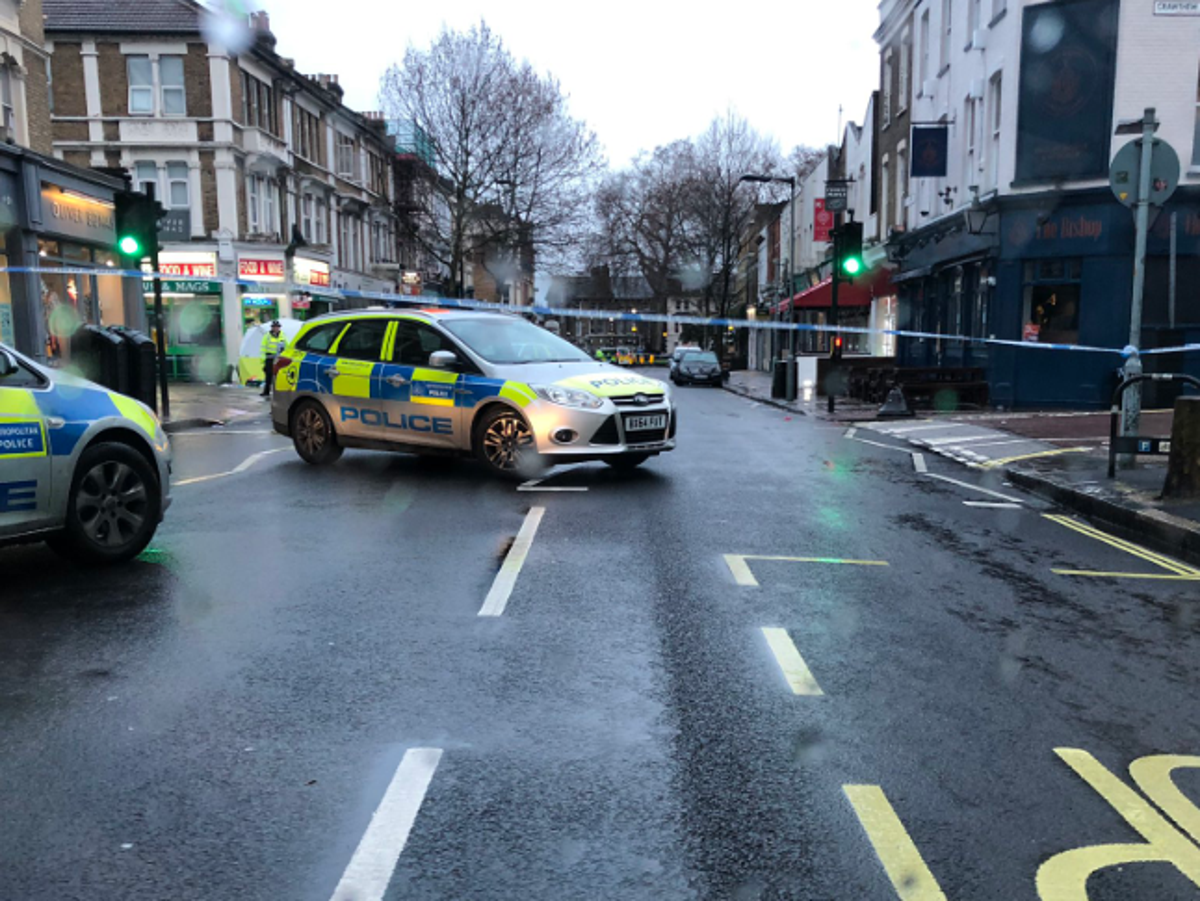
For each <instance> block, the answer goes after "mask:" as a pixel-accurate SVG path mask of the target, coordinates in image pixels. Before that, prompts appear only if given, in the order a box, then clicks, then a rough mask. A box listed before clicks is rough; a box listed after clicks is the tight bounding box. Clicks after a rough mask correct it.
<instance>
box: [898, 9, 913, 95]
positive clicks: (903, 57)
mask: <svg viewBox="0 0 1200 901" xmlns="http://www.w3.org/2000/svg"><path fill="white" fill-rule="evenodd" d="M911 72H912V34H911V32H909V30H908V29H907V28H906V29H904V36H903V37H902V38H901V39H900V72H899V73H898V75H897V78H896V82H897V85H898V87H897V90H896V111H897V112H900V113H902V112H904V111H905V110H906V109H908V92H909V74H910V73H911Z"/></svg>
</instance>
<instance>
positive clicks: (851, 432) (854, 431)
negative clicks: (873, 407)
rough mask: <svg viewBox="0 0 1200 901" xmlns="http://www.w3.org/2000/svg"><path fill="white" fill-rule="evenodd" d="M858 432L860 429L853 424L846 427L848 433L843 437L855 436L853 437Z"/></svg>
mask: <svg viewBox="0 0 1200 901" xmlns="http://www.w3.org/2000/svg"><path fill="white" fill-rule="evenodd" d="M857 434H858V429H856V428H854V427H853V426H851V427H850V428H848V429H846V434H845V435H844V436H843V437H845V438H853V437H854V436H855V435H857Z"/></svg>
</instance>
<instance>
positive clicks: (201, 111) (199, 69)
mask: <svg viewBox="0 0 1200 901" xmlns="http://www.w3.org/2000/svg"><path fill="white" fill-rule="evenodd" d="M183 76H184V79H185V81H186V83H187V112H188V115H189V116H195V117H197V118H202V119H207V118H210V117H211V116H212V77H211V75H210V74H209V70H208V45H206V44H188V52H187V56H185V57H184V58H183Z"/></svg>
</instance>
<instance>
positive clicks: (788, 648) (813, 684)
mask: <svg viewBox="0 0 1200 901" xmlns="http://www.w3.org/2000/svg"><path fill="white" fill-rule="evenodd" d="M762 633H763V635H764V636H765V637H766V639H767V644H768V645H769V646H770V648H771V653H772V654H774V655H775V662H776V663H778V664H779V668H780V669H781V670H783V677H784V678H785V679H787V683H788V685H789V686H791V689H792V694H795V695H812V696H816V695H823V694H825V692H823V691H821V686H820V685H818V684H817V680H816V679H814V678H813V674H812V671H811V670H809V668H808V664H807V663H805V662H804V658H803V657H801V656H800V652H799V651H798V650H797V649H796V644H795V642H793V641H792V637H791V636H790V635H788V633H787V630H786V629H768V628H765V627H764V628H763V630H762Z"/></svg>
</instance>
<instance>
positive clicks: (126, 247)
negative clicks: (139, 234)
mask: <svg viewBox="0 0 1200 901" xmlns="http://www.w3.org/2000/svg"><path fill="white" fill-rule="evenodd" d="M117 248H118V249H119V250H120V251H121V253H123V254H125V256H127V257H131V256H135V255H137V254H139V253H141V250H142V245H141V244H140V243H139V242H138V239H137V238H135V237H134V236H133V235H125V236H124V237H123V238H121V240H120V241H118V242H117Z"/></svg>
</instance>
